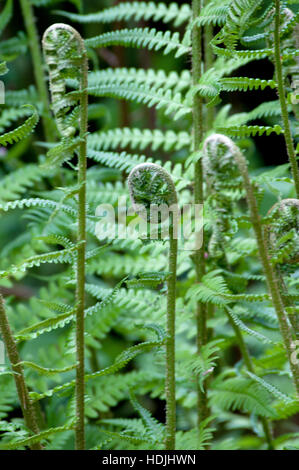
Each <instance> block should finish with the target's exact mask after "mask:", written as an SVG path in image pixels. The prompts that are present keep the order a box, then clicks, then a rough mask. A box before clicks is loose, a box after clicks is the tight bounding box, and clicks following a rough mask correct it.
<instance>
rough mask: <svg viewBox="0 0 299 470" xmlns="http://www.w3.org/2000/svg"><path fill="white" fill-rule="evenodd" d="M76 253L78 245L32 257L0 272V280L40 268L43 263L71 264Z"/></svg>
mask: <svg viewBox="0 0 299 470" xmlns="http://www.w3.org/2000/svg"><path fill="white" fill-rule="evenodd" d="M77 251H78V245H74V246H73V247H72V248H66V249H64V250H60V251H53V252H50V253H45V254H43V255H37V256H32V257H31V258H28V259H27V260H26V261H24V262H23V263H21V264H19V265H16V266H11V268H10V269H9V270H8V271H0V278H3V277H8V276H14V275H16V274H17V273H19V272H25V271H26V270H27V269H30V268H33V267H35V266H40V265H41V264H44V263H55V264H57V263H73V261H74V256H75V254H76V252H77Z"/></svg>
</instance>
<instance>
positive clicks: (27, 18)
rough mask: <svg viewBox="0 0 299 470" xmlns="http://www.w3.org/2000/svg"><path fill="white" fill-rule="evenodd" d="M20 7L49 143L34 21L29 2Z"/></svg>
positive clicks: (50, 128) (49, 128)
mask: <svg viewBox="0 0 299 470" xmlns="http://www.w3.org/2000/svg"><path fill="white" fill-rule="evenodd" d="M20 5H21V9H22V14H23V18H24V23H25V27H26V31H27V35H28V39H29V47H30V51H31V57H32V63H33V73H34V77H35V82H36V86H37V90H38V94H39V97H40V99H41V102H42V106H43V121H42V123H43V130H44V134H45V138H46V140H47V141H48V142H51V141H54V140H55V128H54V123H53V119H52V117H51V113H50V102H49V96H48V91H47V84H46V78H45V74H44V72H43V62H42V53H41V49H40V41H39V37H38V32H37V28H36V25H35V20H34V14H33V7H32V5H31V3H30V1H29V0H20Z"/></svg>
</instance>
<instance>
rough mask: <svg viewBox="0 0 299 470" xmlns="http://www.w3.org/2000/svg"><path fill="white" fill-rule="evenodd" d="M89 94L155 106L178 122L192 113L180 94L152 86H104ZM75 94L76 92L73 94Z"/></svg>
mask: <svg viewBox="0 0 299 470" xmlns="http://www.w3.org/2000/svg"><path fill="white" fill-rule="evenodd" d="M88 93H89V94H90V95H92V96H110V97H113V98H118V99H125V100H129V101H136V102H137V103H143V104H146V105H147V106H148V107H150V108H151V107H153V106H155V107H156V109H162V110H163V112H164V113H165V114H166V115H172V114H173V115H174V119H175V120H177V119H179V118H181V117H183V116H185V115H186V114H189V113H191V107H190V106H188V105H187V104H186V103H184V101H183V99H182V95H181V94H180V93H174V92H172V90H164V89H163V88H152V87H150V86H146V85H141V86H139V87H138V86H136V85H135V83H128V84H122V83H120V84H116V85H114V84H113V83H112V84H106V85H105V84H104V85H101V86H98V87H93V88H91V87H89V88H88ZM72 94H74V92H72Z"/></svg>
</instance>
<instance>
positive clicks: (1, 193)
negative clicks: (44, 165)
mask: <svg viewBox="0 0 299 470" xmlns="http://www.w3.org/2000/svg"><path fill="white" fill-rule="evenodd" d="M43 176H44V172H43V170H42V169H41V168H40V167H39V166H38V165H34V164H28V165H26V166H25V167H24V168H21V169H18V170H15V171H13V172H12V173H10V174H9V175H7V176H5V177H4V178H3V179H2V180H1V187H0V201H1V204H3V203H4V201H12V200H13V199H17V198H19V197H20V195H21V194H23V193H25V192H26V191H28V189H29V188H31V187H32V186H33V185H34V183H36V182H37V181H41V180H42V178H43ZM4 210H5V209H4Z"/></svg>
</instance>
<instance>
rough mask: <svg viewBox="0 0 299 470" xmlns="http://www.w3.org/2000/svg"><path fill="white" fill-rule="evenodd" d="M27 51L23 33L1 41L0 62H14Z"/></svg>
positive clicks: (25, 38)
mask: <svg viewBox="0 0 299 470" xmlns="http://www.w3.org/2000/svg"><path fill="white" fill-rule="evenodd" d="M26 51H27V37H26V36H25V34H24V33H23V32H21V31H20V32H19V33H18V35H17V36H15V37H13V38H10V39H7V40H6V41H1V43H0V60H5V61H7V62H9V61H12V60H15V59H16V58H17V57H18V56H20V55H22V54H25V53H26Z"/></svg>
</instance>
